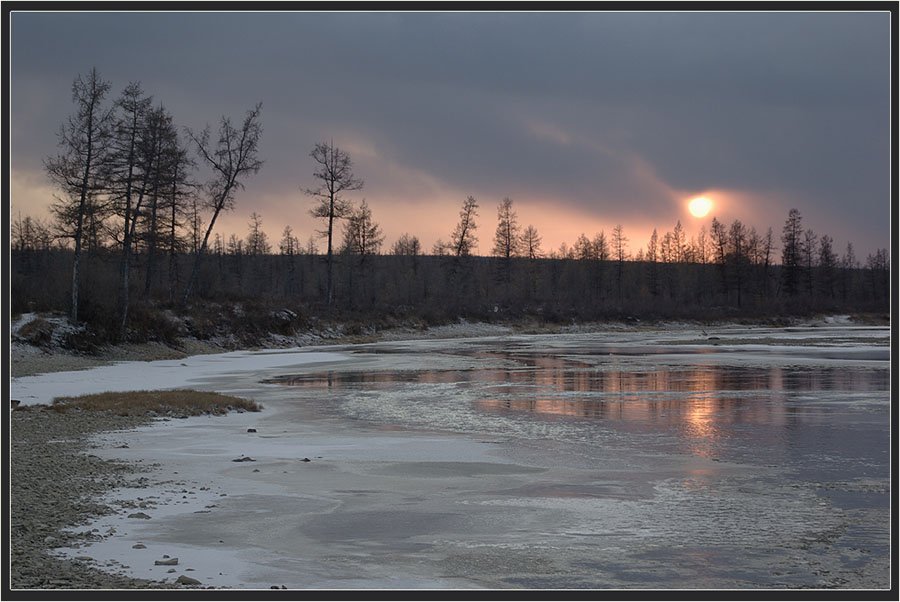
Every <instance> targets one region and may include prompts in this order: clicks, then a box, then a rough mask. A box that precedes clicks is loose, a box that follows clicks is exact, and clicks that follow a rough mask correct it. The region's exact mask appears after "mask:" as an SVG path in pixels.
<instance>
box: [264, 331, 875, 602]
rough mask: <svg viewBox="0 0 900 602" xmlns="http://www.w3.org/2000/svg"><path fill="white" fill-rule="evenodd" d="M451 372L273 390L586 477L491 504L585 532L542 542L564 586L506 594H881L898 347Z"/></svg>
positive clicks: (589, 356)
mask: <svg viewBox="0 0 900 602" xmlns="http://www.w3.org/2000/svg"><path fill="white" fill-rule="evenodd" d="M405 351H406V350H404V349H403V348H391V347H390V346H376V347H372V348H368V349H364V350H362V352H361V353H362V354H363V355H367V356H371V355H372V354H374V355H376V356H384V355H390V354H397V355H398V356H399V355H402V354H403V353H405ZM451 355H455V356H457V357H462V358H465V359H466V361H463V362H461V365H462V367H451V368H434V369H432V368H427V367H426V368H424V369H423V368H418V369H397V370H392V369H389V368H385V365H389V364H384V363H382V364H379V368H378V369H373V370H352V369H351V370H346V369H345V370H333V371H328V372H320V373H307V374H298V375H286V376H281V377H278V378H274V379H271V380H269V381H267V382H269V383H278V384H281V385H285V386H289V387H292V388H294V389H295V390H296V391H297V401H298V403H304V404H307V405H310V406H314V407H315V408H316V409H317V411H319V412H322V413H324V414H325V415H331V416H335V417H341V418H351V419H355V420H359V421H365V422H367V423H371V424H374V425H377V426H379V427H380V428H404V429H418V430H422V429H425V430H431V431H444V432H447V431H449V432H458V433H465V434H467V435H469V436H476V437H479V438H481V440H491V441H495V442H497V443H499V444H502V447H501V448H500V449H498V454H506V456H507V457H508V458H512V459H515V461H517V462H520V463H522V464H525V465H528V466H532V467H542V468H548V469H555V470H556V469H565V470H579V471H581V473H580V474H585V475H589V476H590V478H587V479H585V478H584V477H578V479H579V480H577V481H574V482H570V481H566V480H564V479H557V480H556V481H551V482H547V481H545V480H537V481H535V482H534V483H531V484H523V485H520V486H518V487H516V488H514V489H511V490H505V491H498V492H497V495H498V496H499V497H498V498H497V499H494V500H483V501H479V502H478V503H479V504H481V505H482V506H484V505H491V504H497V505H500V506H504V507H510V508H512V507H520V508H531V509H533V511H534V512H535V513H540V512H552V513H557V514H559V513H564V514H565V515H566V516H571V517H572V518H571V519H567V520H570V522H571V524H570V525H569V528H568V529H567V530H564V531H558V532H553V533H544V534H543V535H542V537H543V540H542V545H545V546H549V547H550V548H554V546H557V547H558V548H559V549H560V550H564V552H560V555H559V558H558V559H557V560H556V562H558V563H560V565H561V566H563V567H564V568H560V569H559V571H556V572H555V573H554V571H549V573H553V574H549V573H548V570H541V571H537V572H538V573H540V574H528V575H519V576H507V577H505V578H504V579H503V583H505V584H507V585H512V586H517V587H567V588H573V587H597V586H601V587H723V586H724V587H778V588H782V587H788V588H790V587H857V588H869V587H885V586H886V584H887V583H888V579H887V567H888V566H889V565H888V562H889V560H888V558H889V550H890V542H889V528H888V525H889V521H890V510H889V507H890V499H889V498H890V496H889V492H890V470H889V466H890V464H889V461H890V456H889V451H890V370H889V368H888V366H887V356H888V353H887V350H886V349H885V348H878V347H867V348H855V347H848V348H846V349H842V348H840V346H831V347H825V348H817V347H811V348H808V349H798V348H795V347H792V348H778V347H777V346H772V347H761V348H757V349H755V350H754V353H747V352H746V351H744V352H743V353H742V351H741V350H740V349H737V350H736V349H734V348H728V349H716V348H714V347H713V346H706V347H693V346H685V345H681V346H679V345H661V344H656V345H648V346H644V347H637V346H633V345H609V346H598V345H593V346H581V345H576V344H573V345H568V346H562V347H560V348H558V349H538V348H534V347H533V346H532V347H528V346H527V345H524V346H518V345H516V344H510V343H509V342H502V343H487V342H480V343H472V344H469V343H466V344H460V345H457V346H456V348H455V349H453V350H452V353H451ZM760 357H764V358H767V357H772V358H775V359H771V360H769V359H764V360H762V361H759V358H760ZM723 358H725V359H723ZM784 358H788V359H787V360H785V359H784ZM420 360H422V361H420V364H424V365H425V366H427V365H428V364H429V361H428V360H427V358H420ZM438 468H440V467H438ZM438 468H436V467H430V468H428V470H432V469H433V470H438ZM443 468H444V469H446V470H451V467H443ZM423 469H424V468H423ZM438 472H439V471H438ZM489 472H490V471H488V473H486V474H489ZM434 476H435V478H439V477H440V474H435V475H434ZM465 503H475V502H471V501H466V502H465ZM598 518H599V519H601V520H598ZM454 545H461V544H459V543H458V542H456V544H454ZM466 545H467V546H468V545H471V544H466ZM522 545H524V544H522ZM554 549H555V548H554ZM463 556H464V558H462V557H461V559H459V560H458V561H459V562H460V563H462V562H472V561H473V560H472V558H473V557H470V556H466V555H463ZM503 558H504V559H503V560H502V561H501V560H500V559H494V560H492V561H491V562H497V563H501V562H506V561H508V560H509V558H510V557H503ZM523 558H524V557H523ZM526 560H527V559H522V562H526ZM448 562H451V561H448ZM451 564H452V562H451ZM533 572H534V571H532V573H533ZM557 573H559V574H557Z"/></svg>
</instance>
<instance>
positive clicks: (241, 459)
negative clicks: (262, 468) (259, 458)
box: [232, 456, 256, 462]
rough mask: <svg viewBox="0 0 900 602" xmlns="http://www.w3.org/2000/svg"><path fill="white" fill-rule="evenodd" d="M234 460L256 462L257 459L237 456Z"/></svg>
mask: <svg viewBox="0 0 900 602" xmlns="http://www.w3.org/2000/svg"><path fill="white" fill-rule="evenodd" d="M232 462H256V460H254V459H253V458H251V457H250V456H241V457H240V458H235V459H234V460H232Z"/></svg>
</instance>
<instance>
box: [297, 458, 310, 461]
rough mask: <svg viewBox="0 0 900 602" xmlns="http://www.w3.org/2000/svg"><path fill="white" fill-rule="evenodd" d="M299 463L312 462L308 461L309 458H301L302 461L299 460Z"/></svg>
mask: <svg viewBox="0 0 900 602" xmlns="http://www.w3.org/2000/svg"><path fill="white" fill-rule="evenodd" d="M300 461H301V462H312V460H310V459H309V458H303V459H302V460H300Z"/></svg>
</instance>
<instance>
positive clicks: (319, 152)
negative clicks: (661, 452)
mask: <svg viewBox="0 0 900 602" xmlns="http://www.w3.org/2000/svg"><path fill="white" fill-rule="evenodd" d="M110 88H111V86H110V84H109V82H106V81H104V80H102V79H101V78H100V76H99V75H98V74H97V72H96V71H95V70H92V71H91V72H90V73H89V74H88V75H87V76H84V77H82V76H79V77H78V78H76V80H75V83H74V85H73V102H74V104H75V111H74V112H73V113H72V115H71V116H70V117H69V119H68V120H67V121H66V122H65V123H64V124H63V125H62V127H61V128H60V133H59V147H60V152H59V154H58V155H57V156H54V157H48V158H47V159H46V160H45V168H46V172H47V175H48V177H49V178H50V179H51V181H52V182H53V183H54V185H55V187H56V189H57V190H58V192H59V194H58V195H57V196H56V199H55V202H54V203H53V205H52V218H51V219H50V220H49V221H43V220H40V219H35V218H32V217H30V216H25V217H22V216H21V215H19V216H17V217H16V218H15V219H14V220H13V223H12V228H11V246H12V249H11V252H12V254H11V291H12V295H11V301H12V311H13V313H22V312H26V311H57V312H66V313H67V314H68V315H69V318H70V321H72V322H73V323H82V324H86V325H87V326H88V327H89V328H90V330H91V331H92V332H93V333H94V334H95V336H96V337H97V340H99V341H102V342H112V341H144V340H152V339H159V340H166V341H169V342H172V341H174V339H175V338H176V337H177V335H178V334H186V333H183V332H181V333H179V332H176V331H175V330H173V327H172V326H171V324H170V322H171V320H169V319H168V318H167V317H166V316H171V315H173V314H175V315H179V316H182V317H184V316H190V317H192V319H191V320H189V324H190V328H189V329H188V330H189V331H190V332H189V334H192V335H195V336H198V337H201V338H202V337H204V336H208V335H209V333H210V328H211V326H209V325H212V324H215V323H216V317H215V316H214V315H211V314H216V313H220V314H221V313H222V312H224V311H226V310H224V309H223V308H225V307H231V308H234V307H235V306H239V307H241V308H243V309H241V310H240V311H241V312H245V311H251V315H252V316H253V319H254V320H256V321H257V322H258V323H256V324H253V325H250V324H248V323H247V320H246V319H245V320H239V321H238V322H242V323H243V325H244V328H260V329H266V328H268V329H272V330H279V329H281V330H292V329H297V328H302V327H303V326H304V325H305V324H306V323H307V322H306V321H307V320H309V319H311V318H314V317H324V318H329V319H338V320H340V319H352V320H358V321H362V322H371V323H375V324H379V323H386V322H385V321H387V322H389V323H400V322H404V321H406V322H410V321H415V322H418V323H425V324H438V323H445V322H448V321H453V320H456V319H458V318H468V319H475V320H503V321H508V320H523V319H533V320H538V321H546V322H563V321H571V320H602V319H625V320H638V319H640V320H644V319H663V318H694V319H703V320H709V319H724V318H735V317H752V318H764V317H768V318H771V317H776V316H784V315H791V314H808V313H811V312H837V311H840V312H848V313H861V312H886V311H887V308H888V304H889V297H890V277H889V272H890V259H889V256H888V252H887V250H886V249H879V250H878V251H876V252H875V253H874V254H871V255H868V256H867V257H866V258H865V260H864V261H860V260H859V259H857V258H856V256H855V254H854V250H853V246H852V244H848V245H847V246H846V248H845V249H841V250H838V249H836V248H835V245H834V241H833V239H832V238H831V237H830V236H828V235H827V234H817V233H815V232H813V231H812V230H811V229H808V228H806V229H805V228H804V227H803V223H802V216H801V215H800V212H799V211H797V210H796V209H792V210H790V212H789V213H788V215H787V218H786V220H785V222H784V224H783V225H782V227H781V231H780V234H775V233H773V230H772V228H771V227H770V228H767V229H766V231H765V232H762V231H757V230H756V228H755V227H751V226H747V225H745V224H743V223H742V222H741V221H739V220H735V221H734V222H732V223H731V224H725V223H722V222H720V221H718V220H717V219H715V218H713V219H712V220H711V223H710V226H709V228H708V229H707V228H706V226H704V227H703V228H701V229H700V231H699V232H698V234H697V235H696V236H694V237H691V238H690V239H688V238H687V235H686V233H685V231H684V228H683V227H682V225H681V223H680V222H678V223H676V224H675V225H674V228H673V230H671V231H667V232H664V233H662V234H661V235H660V234H659V233H658V232H657V231H656V230H654V231H653V234H652V235H651V237H650V240H649V241H648V242H647V243H645V244H638V243H635V242H634V241H629V239H628V238H627V236H626V233H625V232H624V230H623V228H622V226H621V225H616V226H614V227H613V228H611V230H610V232H609V234H608V235H607V233H606V232H605V231H601V232H599V233H596V234H595V235H593V236H592V237H589V236H588V235H586V234H581V235H580V236H578V237H577V238H576V239H575V242H574V243H573V244H572V245H571V246H569V245H566V244H563V245H561V246H560V247H559V248H558V249H554V250H552V251H545V250H544V249H542V248H541V237H540V234H539V233H538V229H537V228H536V227H535V226H534V225H527V226H523V225H522V224H520V223H519V221H518V218H517V215H516V212H515V209H514V203H513V201H512V199H509V198H506V199H503V200H502V201H500V202H499V205H498V206H497V209H496V221H495V222H493V220H492V222H491V227H492V228H495V229H494V232H493V235H492V236H490V244H491V255H490V256H477V255H475V249H477V248H478V240H479V234H480V233H481V232H480V231H479V225H481V224H482V223H483V222H484V220H483V219H482V216H480V215H479V209H482V211H484V209H483V208H481V207H480V206H479V202H478V200H476V199H475V198H474V197H471V196H470V197H468V198H467V199H465V200H464V201H463V203H462V208H461V211H460V216H459V221H458V223H457V224H456V225H455V228H454V229H453V230H452V232H448V238H447V240H446V242H445V241H443V240H439V241H438V242H437V243H436V244H435V245H434V246H433V247H432V248H431V249H430V250H429V251H428V252H426V251H425V250H424V249H422V246H421V244H420V242H419V240H418V238H417V237H416V236H415V235H414V234H409V233H407V234H404V235H402V236H401V237H400V238H399V239H398V240H396V241H394V242H393V243H392V244H390V245H387V244H386V243H385V237H384V235H383V234H382V232H381V228H380V226H379V224H378V223H377V222H376V220H375V219H374V216H373V212H372V209H371V208H370V207H369V206H368V204H367V203H366V202H365V201H363V202H361V203H358V204H357V203H354V202H353V201H352V200H351V199H350V198H349V197H348V196H347V195H348V193H350V192H352V191H358V190H361V189H362V188H363V181H362V180H361V179H360V178H358V177H357V175H356V174H354V172H353V163H352V160H351V158H350V156H349V154H348V153H346V152H345V151H344V150H342V149H340V148H338V147H337V146H335V145H334V144H333V143H331V142H322V143H317V144H315V146H314V148H313V150H312V152H311V153H310V157H311V158H312V160H313V162H314V164H315V171H314V172H313V173H312V174H311V176H312V179H313V180H314V181H315V182H316V183H317V187H315V188H312V189H308V190H306V191H305V192H306V194H307V195H308V196H309V197H310V205H309V210H310V214H311V215H312V216H313V217H315V218H318V219H320V220H321V222H320V223H321V225H322V229H321V230H319V231H317V232H316V233H315V235H314V236H310V237H309V238H308V239H306V240H305V241H304V242H301V240H300V239H299V237H298V236H296V235H295V234H294V231H293V230H292V228H291V227H290V226H286V227H285V228H284V230H283V232H282V234H281V238H280V239H279V240H277V241H273V240H270V239H269V237H268V235H267V234H266V233H265V231H264V230H263V228H262V223H263V222H262V216H261V215H259V214H258V213H256V212H252V213H251V214H250V220H249V224H248V231H247V232H246V233H245V234H240V235H239V234H231V235H230V236H229V237H228V238H227V239H226V238H225V237H224V236H221V235H220V234H218V233H216V231H215V225H216V221H217V219H218V218H219V217H220V215H221V214H222V213H223V212H226V211H231V210H234V208H235V207H236V205H237V204H238V202H239V201H240V202H241V204H247V205H252V199H240V198H239V196H240V195H239V193H240V191H241V190H242V189H243V186H244V183H245V182H246V180H247V178H249V177H251V176H253V175H254V174H256V173H257V172H258V171H260V169H261V168H262V166H263V161H262V160H260V159H259V158H258V156H257V146H258V142H259V139H260V136H261V133H262V125H261V111H262V107H261V105H257V106H256V107H254V108H252V109H250V110H249V111H247V113H246V115H245V116H244V118H243V119H242V120H241V121H240V123H237V124H234V123H233V122H232V121H231V119H229V118H227V117H222V118H221V119H220V121H219V126H218V130H217V131H216V133H215V134H213V133H212V132H211V130H210V129H209V128H206V129H204V130H202V131H199V132H197V131H193V130H191V129H189V128H183V129H182V130H181V131H179V129H178V128H177V127H176V126H175V124H174V119H173V117H172V116H171V115H170V114H169V113H168V112H167V111H166V109H165V108H164V107H163V106H162V105H161V104H158V103H154V100H153V99H152V97H150V96H148V95H146V94H145V93H144V91H143V90H142V88H141V86H140V84H137V83H131V84H129V85H128V86H127V87H126V88H125V89H124V90H123V91H122V92H121V94H120V96H119V97H118V98H117V99H116V100H115V101H114V102H112V103H107V99H106V97H107V95H108V93H109V91H110ZM198 171H203V172H205V173H207V174H209V176H208V177H207V179H206V180H205V181H203V182H200V181H197V180H196V179H195V178H196V175H197V172H198ZM492 209H493V208H492ZM490 218H493V211H491V215H490ZM482 236H483V235H482ZM320 243H321V244H324V245H325V247H326V248H325V250H324V252H323V251H320V250H319V245H320ZM629 243H630V244H629ZM248 308H250V309H248ZM281 310H289V311H288V312H287V313H285V312H283V311H281ZM227 311H231V310H227ZM253 311H255V312H256V313H252V312H253ZM273 312H274V313H273ZM279 312H280V313H279ZM242 315H247V314H245V313H244V314H242ZM272 315H281V316H284V315H289V316H293V317H294V318H292V319H290V320H287V322H284V320H282V321H279V320H274V321H272V320H269V319H268V318H267V316H272ZM204 324H205V325H206V326H204Z"/></svg>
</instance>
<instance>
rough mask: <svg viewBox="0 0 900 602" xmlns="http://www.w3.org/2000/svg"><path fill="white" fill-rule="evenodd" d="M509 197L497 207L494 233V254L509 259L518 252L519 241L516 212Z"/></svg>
mask: <svg viewBox="0 0 900 602" xmlns="http://www.w3.org/2000/svg"><path fill="white" fill-rule="evenodd" d="M512 203H513V202H512V199H511V198H509V197H506V198H504V199H503V200H502V201H500V205H499V206H498V207H497V232H496V233H495V234H494V256H495V257H502V258H503V259H506V260H509V259H510V258H511V257H515V256H516V255H518V254H519V247H520V245H521V241H520V238H519V223H518V221H517V217H516V212H515V211H513V208H512Z"/></svg>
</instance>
